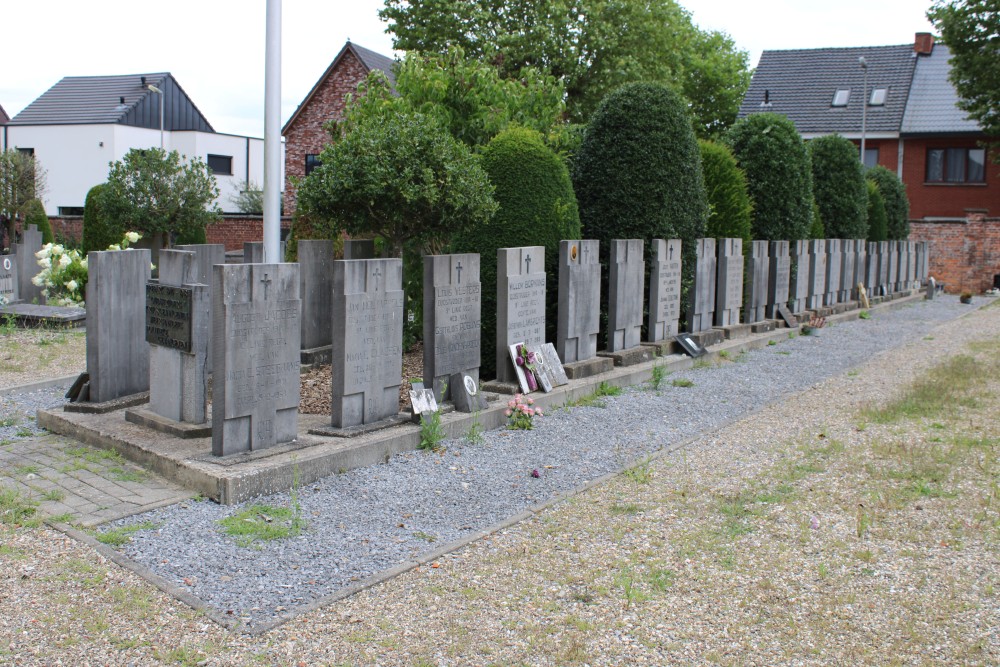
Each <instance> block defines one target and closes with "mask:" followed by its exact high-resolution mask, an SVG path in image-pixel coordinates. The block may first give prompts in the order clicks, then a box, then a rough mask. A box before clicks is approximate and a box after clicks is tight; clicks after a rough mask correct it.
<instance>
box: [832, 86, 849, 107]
mask: <svg viewBox="0 0 1000 667" xmlns="http://www.w3.org/2000/svg"><path fill="white" fill-rule="evenodd" d="M849 99H851V89H850V88H841V89H840V90H838V91H837V92H836V93H834V94H833V102H831V103H830V106H832V107H846V106H847V101H848V100H849Z"/></svg>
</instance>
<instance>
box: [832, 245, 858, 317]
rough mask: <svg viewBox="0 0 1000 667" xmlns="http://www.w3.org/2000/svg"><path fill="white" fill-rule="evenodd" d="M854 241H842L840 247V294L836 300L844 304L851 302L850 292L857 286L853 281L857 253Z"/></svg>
mask: <svg viewBox="0 0 1000 667" xmlns="http://www.w3.org/2000/svg"><path fill="white" fill-rule="evenodd" d="M855 244H856V241H855V240H854V239H844V241H843V242H842V243H841V245H840V294H839V295H837V300H838V301H839V302H840V303H846V302H848V301H850V300H851V292H852V291H853V289H854V287H855V286H856V285H857V282H856V281H855V280H854V277H855V276H854V262H855V261H857V259H858V251H857V248H856V247H855Z"/></svg>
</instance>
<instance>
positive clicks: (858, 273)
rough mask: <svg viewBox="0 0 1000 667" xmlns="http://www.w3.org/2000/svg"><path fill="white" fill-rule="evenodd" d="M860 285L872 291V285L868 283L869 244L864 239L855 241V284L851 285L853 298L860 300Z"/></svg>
mask: <svg viewBox="0 0 1000 667" xmlns="http://www.w3.org/2000/svg"><path fill="white" fill-rule="evenodd" d="M858 283H861V284H862V285H864V286H865V290H867V291H869V292H870V291H871V287H872V286H871V283H869V282H868V242H867V241H865V240H864V239H855V240H854V282H853V283H852V284H851V298H852V299H857V298H858Z"/></svg>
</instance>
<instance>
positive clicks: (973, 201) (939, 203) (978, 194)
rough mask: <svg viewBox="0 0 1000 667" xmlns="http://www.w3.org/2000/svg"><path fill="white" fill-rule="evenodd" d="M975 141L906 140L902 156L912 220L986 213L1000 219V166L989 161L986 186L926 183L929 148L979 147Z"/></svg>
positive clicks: (969, 139) (961, 139)
mask: <svg viewBox="0 0 1000 667" xmlns="http://www.w3.org/2000/svg"><path fill="white" fill-rule="evenodd" d="M977 146H978V143H977V140H976V139H975V138H955V139H940V138H930V139H906V140H905V145H904V154H903V183H905V184H906V194H907V196H908V197H909V199H910V218H914V219H920V218H927V217H931V218H964V217H966V216H967V215H969V214H970V213H975V212H979V211H983V210H985V211H986V215H987V216H994V217H995V216H1000V165H997V164H995V163H993V161H992V159H991V158H992V156H987V160H986V183H985V184H978V185H976V184H970V185H952V184H945V183H934V184H928V183H925V182H924V179H925V178H926V174H927V149H928V148H965V147H968V148H976V147H977Z"/></svg>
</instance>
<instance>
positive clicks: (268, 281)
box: [260, 273, 272, 301]
mask: <svg viewBox="0 0 1000 667" xmlns="http://www.w3.org/2000/svg"><path fill="white" fill-rule="evenodd" d="M260 282H262V283H264V300H265V301H267V288H268V287H270V286H271V282H272V280H271V278H270V277H269V276H268V275H267V274H266V273H265V274H264V277H263V278H261V279H260Z"/></svg>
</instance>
